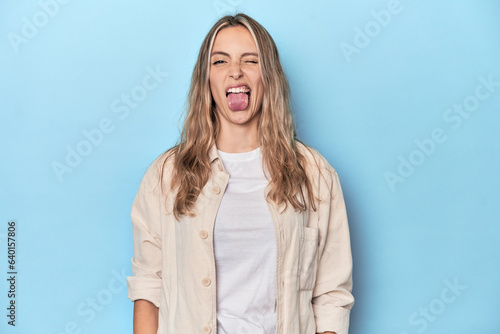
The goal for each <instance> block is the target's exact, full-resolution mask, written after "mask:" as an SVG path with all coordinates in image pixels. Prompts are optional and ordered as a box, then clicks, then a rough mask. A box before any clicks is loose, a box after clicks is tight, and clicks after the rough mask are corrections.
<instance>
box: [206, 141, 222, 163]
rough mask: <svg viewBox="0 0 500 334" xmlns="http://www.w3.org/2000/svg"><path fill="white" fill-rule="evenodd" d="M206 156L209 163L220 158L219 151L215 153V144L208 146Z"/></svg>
mask: <svg viewBox="0 0 500 334" xmlns="http://www.w3.org/2000/svg"><path fill="white" fill-rule="evenodd" d="M208 156H209V157H210V163H212V162H214V161H215V160H216V159H220V158H219V153H217V146H216V145H215V143H214V144H213V145H212V147H211V148H210V151H209V152H208Z"/></svg>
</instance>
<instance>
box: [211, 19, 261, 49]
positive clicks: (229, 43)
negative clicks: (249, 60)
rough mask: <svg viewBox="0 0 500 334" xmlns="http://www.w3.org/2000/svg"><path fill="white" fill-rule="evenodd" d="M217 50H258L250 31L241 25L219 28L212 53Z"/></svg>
mask: <svg viewBox="0 0 500 334" xmlns="http://www.w3.org/2000/svg"><path fill="white" fill-rule="evenodd" d="M217 51H226V52H227V51H233V52H239V51H241V52H250V51H252V52H257V45H256V44H255V41H254V39H253V37H252V34H251V33H250V31H248V29H247V28H245V27H243V26H240V25H239V26H236V27H227V28H222V29H221V30H219V32H218V33H217V35H216V37H215V41H214V45H213V47H212V53H213V52H217Z"/></svg>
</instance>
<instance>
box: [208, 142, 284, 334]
mask: <svg viewBox="0 0 500 334" xmlns="http://www.w3.org/2000/svg"><path fill="white" fill-rule="evenodd" d="M219 156H220V158H221V159H222V162H223V164H224V167H225V168H226V170H227V171H228V173H229V175H230V178H229V183H228V185H227V188H226V191H225V193H224V196H223V197H222V202H221V204H220V207H219V211H218V213H217V217H216V219H215V228H214V251H215V263H216V270H217V276H216V277H217V326H218V334H274V333H275V332H276V236H275V231H274V224H273V221H272V218H271V214H270V212H269V208H268V206H267V202H266V200H265V193H264V190H265V187H266V186H267V184H268V180H267V179H266V177H265V175H264V172H263V168H262V155H261V152H260V148H258V149H256V150H253V151H250V152H245V153H225V152H221V151H219Z"/></svg>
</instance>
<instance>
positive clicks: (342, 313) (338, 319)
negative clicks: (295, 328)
mask: <svg viewBox="0 0 500 334" xmlns="http://www.w3.org/2000/svg"><path fill="white" fill-rule="evenodd" d="M313 311H314V317H315V320H316V333H323V332H335V333H337V334H348V331H349V315H350V312H351V311H350V310H348V309H345V308H343V307H336V306H326V305H314V304H313Z"/></svg>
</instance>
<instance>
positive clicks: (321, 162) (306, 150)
mask: <svg viewBox="0 0 500 334" xmlns="http://www.w3.org/2000/svg"><path fill="white" fill-rule="evenodd" d="M296 145H297V150H298V151H299V152H300V153H301V154H302V155H303V156H304V159H305V161H306V166H304V167H305V168H306V169H307V170H310V171H314V170H316V172H328V173H334V174H336V173H337V172H336V170H335V169H334V168H333V167H332V166H331V165H330V163H329V162H328V160H326V158H325V157H324V156H323V155H322V154H321V153H319V152H318V151H317V150H316V149H314V148H312V147H310V146H307V145H306V144H304V143H302V142H299V141H297V142H296Z"/></svg>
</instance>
